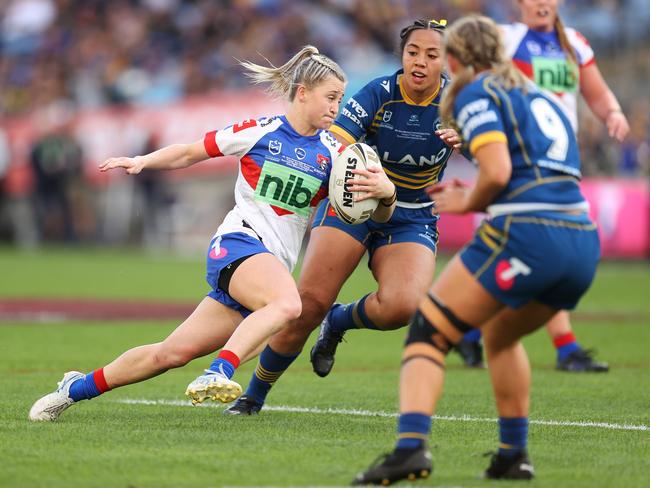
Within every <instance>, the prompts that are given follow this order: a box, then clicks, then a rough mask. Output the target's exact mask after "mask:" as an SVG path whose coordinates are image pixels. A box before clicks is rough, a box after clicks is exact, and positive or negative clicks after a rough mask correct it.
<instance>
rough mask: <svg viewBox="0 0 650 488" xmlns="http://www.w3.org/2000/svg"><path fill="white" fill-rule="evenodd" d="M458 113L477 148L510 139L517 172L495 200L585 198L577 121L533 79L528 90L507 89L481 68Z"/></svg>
mask: <svg viewBox="0 0 650 488" xmlns="http://www.w3.org/2000/svg"><path fill="white" fill-rule="evenodd" d="M454 118H455V120H456V122H457V124H458V126H459V128H460V129H461V131H462V136H463V144H464V145H465V146H466V147H465V148H466V149H469V151H470V153H471V154H475V153H476V151H477V149H478V148H480V147H481V146H482V145H484V144H487V143H489V142H494V141H502V142H505V143H506V144H507V145H508V150H509V152H510V157H511V160H512V176H511V178H510V182H509V183H508V185H507V186H506V188H505V189H504V190H503V191H502V192H501V194H500V195H499V196H498V197H497V199H496V201H495V202H494V204H499V205H503V204H522V203H523V204H536V205H538V204H551V205H559V206H571V205H575V204H578V203H581V202H584V201H585V200H584V197H583V196H582V194H581V192H580V188H579V185H578V180H579V179H580V177H581V174H580V155H579V152H578V143H577V141H576V137H575V135H574V132H573V129H572V127H571V122H570V121H569V119H568V118H567V117H566V115H565V114H564V112H563V111H562V109H560V107H558V106H557V105H556V103H555V102H554V101H553V100H551V98H550V97H549V96H547V95H545V94H544V93H543V92H542V91H541V90H540V89H539V88H538V87H537V86H535V85H534V84H533V83H532V82H530V83H529V84H528V85H527V88H526V90H522V89H520V88H514V89H511V90H505V89H503V87H502V86H501V85H500V84H499V83H498V82H497V81H495V78H494V75H492V74H489V73H485V74H481V75H480V76H478V77H477V78H476V79H475V80H474V81H472V82H471V83H469V84H468V85H467V86H465V87H463V88H462V90H461V91H460V92H459V93H458V96H457V97H456V100H455V102H454ZM485 164H489V163H485Z"/></svg>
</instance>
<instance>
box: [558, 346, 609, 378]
mask: <svg viewBox="0 0 650 488" xmlns="http://www.w3.org/2000/svg"><path fill="white" fill-rule="evenodd" d="M555 369H558V370H560V371H569V372H572V373H587V372H592V373H606V372H607V371H609V365H608V364H607V363H603V362H599V361H596V360H595V359H594V351H593V350H591V349H578V350H577V351H573V352H572V353H571V354H569V355H568V356H567V357H566V358H564V359H562V360H560V359H558V360H557V364H556V365H555Z"/></svg>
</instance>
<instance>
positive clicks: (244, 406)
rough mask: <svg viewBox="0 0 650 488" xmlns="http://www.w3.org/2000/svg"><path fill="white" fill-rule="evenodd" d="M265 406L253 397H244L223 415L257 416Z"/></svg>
mask: <svg viewBox="0 0 650 488" xmlns="http://www.w3.org/2000/svg"><path fill="white" fill-rule="evenodd" d="M263 406H264V404H263V403H258V402H256V401H255V400H254V399H253V397H251V396H248V395H242V396H240V397H239V398H238V399H237V401H236V402H235V403H234V404H233V405H231V406H230V407H228V408H227V409H225V410H224V411H223V413H224V414H225V415H257V414H258V413H260V410H262V407H263Z"/></svg>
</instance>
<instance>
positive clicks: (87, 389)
mask: <svg viewBox="0 0 650 488" xmlns="http://www.w3.org/2000/svg"><path fill="white" fill-rule="evenodd" d="M108 390H110V388H109V387H108V385H107V384H106V380H105V379H104V368H101V369H98V370H96V371H93V372H92V373H88V374H87V375H86V376H84V377H83V378H79V379H78V380H77V381H75V382H74V383H72V384H71V385H70V390H69V396H70V398H72V399H73V400H74V401H75V402H78V401H79V400H90V399H91V398H95V397H98V396H99V395H101V394H102V393H104V392H106V391H108Z"/></svg>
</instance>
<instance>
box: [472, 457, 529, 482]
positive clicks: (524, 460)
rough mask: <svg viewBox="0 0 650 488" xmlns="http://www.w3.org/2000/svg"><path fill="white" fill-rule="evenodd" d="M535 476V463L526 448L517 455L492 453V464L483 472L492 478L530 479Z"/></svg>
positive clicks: (486, 476)
mask: <svg viewBox="0 0 650 488" xmlns="http://www.w3.org/2000/svg"><path fill="white" fill-rule="evenodd" d="M534 477H535V470H534V469H533V463H531V462H530V459H529V458H528V453H527V452H526V451H525V450H524V451H521V453H519V454H518V455H517V456H515V457H506V456H499V454H497V453H495V454H492V459H491V461H490V466H489V467H488V469H486V470H485V472H484V473H483V478H487V479H491V480H530V479H533V478H534Z"/></svg>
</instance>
